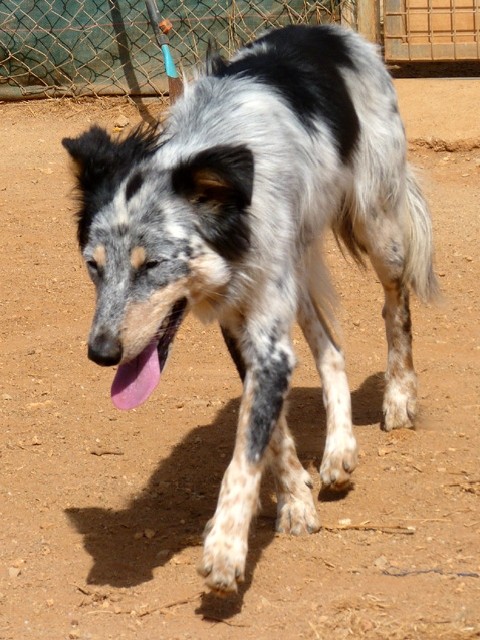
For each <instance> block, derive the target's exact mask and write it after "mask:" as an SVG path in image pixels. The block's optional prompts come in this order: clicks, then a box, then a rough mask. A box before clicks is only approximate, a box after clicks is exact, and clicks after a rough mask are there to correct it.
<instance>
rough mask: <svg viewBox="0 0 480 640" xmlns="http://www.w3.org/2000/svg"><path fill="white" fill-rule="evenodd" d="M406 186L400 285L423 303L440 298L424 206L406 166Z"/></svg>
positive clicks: (422, 198) (428, 216) (430, 223)
mask: <svg viewBox="0 0 480 640" xmlns="http://www.w3.org/2000/svg"><path fill="white" fill-rule="evenodd" d="M406 178H407V185H406V225H407V228H406V238H405V240H406V243H405V244H406V255H405V268H404V272H403V282H404V284H406V285H409V286H411V287H412V289H413V290H414V291H415V293H416V294H417V296H418V297H419V298H420V299H421V300H423V301H424V302H429V301H433V300H435V299H436V298H438V297H439V295H440V287H439V284H438V280H437V277H436V275H435V273H434V271H433V231H432V221H431V217H430V211H429V208H428V204H427V202H426V200H425V198H424V196H423V193H422V191H421V189H420V187H419V185H418V182H417V179H416V177H415V175H414V173H413V171H412V168H411V167H410V166H407V176H406Z"/></svg>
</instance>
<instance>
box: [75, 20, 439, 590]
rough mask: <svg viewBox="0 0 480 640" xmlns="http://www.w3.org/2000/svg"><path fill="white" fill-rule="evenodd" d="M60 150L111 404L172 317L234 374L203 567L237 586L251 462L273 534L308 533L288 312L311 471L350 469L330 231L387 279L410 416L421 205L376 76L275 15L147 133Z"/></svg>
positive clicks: (254, 487) (353, 456)
mask: <svg viewBox="0 0 480 640" xmlns="http://www.w3.org/2000/svg"><path fill="white" fill-rule="evenodd" d="M64 145H65V147H66V148H67V150H68V151H69V153H70V155H71V156H72V158H73V160H74V162H75V166H76V175H77V181H78V187H79V193H80V211H79V214H78V240H79V244H80V248H81V250H82V253H83V256H84V258H85V261H86V264H87V267H88V270H89V273H90V276H91V278H92V280H93V282H94V284H95V286H96V291H97V302H96V310H95V315H94V318H93V323H92V328H91V332H90V336H89V342H88V354H89V357H90V358H91V359H92V360H94V361H95V362H97V363H98V364H101V365H119V366H118V371H117V374H116V377H115V380H114V383H113V386H112V397H113V399H114V403H115V404H116V405H117V406H118V407H120V408H124V409H126V408H130V407H132V406H136V405H137V404H139V403H140V402H143V401H144V400H145V399H146V398H147V397H148V396H149V394H150V393H151V391H152V390H153V388H154V387H155V385H156V383H157V382H158V378H159V375H160V370H161V369H162V368H163V366H164V363H165V360H166V357H167V355H168V350H169V346H170V344H171V342H172V340H173V337H174V335H175V332H176V330H177V328H178V326H179V324H180V322H181V320H182V318H183V317H184V315H185V313H186V312H187V311H188V310H191V311H192V312H193V313H195V314H197V316H199V317H200V318H201V319H202V320H203V321H205V322H208V321H211V320H217V321H218V322H219V323H220V326H221V328H222V332H223V335H224V337H225V340H226V343H227V346H228V348H229V351H230V353H231V355H232V357H233V359H234V361H235V364H236V365H237V368H238V371H239V373H240V375H241V377H242V380H243V384H244V390H243V396H242V401H241V406H240V414H239V421H238V431H237V437H236V444H235V449H234V454H233V458H232V460H231V462H230V464H229V465H228V468H227V470H226V472H225V476H224V478H223V481H222V484H221V489H220V496H219V500H218V505H217V509H216V511H215V514H214V516H213V518H212V519H211V521H210V522H209V524H208V525H207V528H206V533H205V543H204V554H203V560H202V563H201V565H200V567H199V571H200V573H201V574H202V575H203V576H205V578H206V582H207V584H208V585H209V586H210V587H211V588H212V589H213V590H216V591H219V592H229V591H235V590H236V589H237V583H238V582H239V581H241V580H242V579H243V577H244V571H245V561H246V556H247V543H248V531H249V527H250V523H251V520H252V517H253V515H254V513H255V511H256V509H257V506H258V496H259V485H260V480H261V476H262V471H263V469H264V467H265V465H266V464H269V465H270V466H271V468H272V470H273V473H274V476H275V480H276V487H277V501H278V517H277V525H276V526H277V530H278V531H286V532H290V533H294V534H299V533H302V532H309V533H311V532H315V531H317V530H318V529H319V526H320V525H319V520H318V516H317V512H316V508H315V504H314V501H313V498H312V495H311V491H310V488H309V487H310V486H311V483H310V479H309V476H308V474H307V472H306V471H305V470H304V469H303V468H302V465H301V464H300V462H299V460H298V457H297V454H296V452H295V446H294V443H293V439H292V437H291V435H290V433H289V431H288V427H287V423H286V419H285V412H284V400H285V397H286V396H287V393H288V389H289V385H290V380H291V376H292V371H293V368H294V366H295V356H294V352H293V348H292V339H291V331H292V325H293V324H294V322H295V321H296V320H297V321H298V322H299V324H300V327H301V329H302V331H303V333H304V335H305V338H306V340H307V342H308V344H309V346H310V348H311V350H312V354H313V356H314V358H315V362H316V365H317V368H318V371H319V374H320V377H321V381H322V387H323V398H324V403H325V407H326V415H327V437H326V444H325V451H324V454H323V460H322V463H321V466H320V475H321V480H322V483H323V484H324V485H326V486H329V487H332V488H337V489H341V488H344V487H345V486H347V485H348V482H349V479H350V474H351V473H352V471H353V470H354V468H355V466H356V464H357V445H356V441H355V437H354V435H353V432H352V418H351V406H350V393H349V388H348V383H347V379H346V375H345V365H344V357H343V354H342V351H341V349H340V347H339V345H338V344H337V340H336V339H335V334H336V332H335V322H334V318H333V314H332V310H331V291H330V285H329V280H328V276H327V273H326V270H325V268H324V266H323V260H322V247H321V240H322V236H323V234H324V232H325V230H326V229H328V228H331V229H333V231H334V233H335V234H336V236H337V238H338V239H339V241H340V242H341V243H343V245H345V247H346V248H347V250H348V251H349V252H350V253H351V254H352V255H353V256H354V258H355V259H356V260H358V261H359V262H362V261H363V259H364V256H368V258H369V259H370V261H371V263H372V265H373V267H374V269H375V271H376V273H377V275H378V277H379V279H380V281H381V283H382V285H383V288H384V293H385V305H384V308H383V316H384V319H385V325H386V334H387V342H388V361H387V371H386V388H385V396H384V401H383V413H384V421H383V426H384V428H385V429H386V430H391V429H394V428H398V427H410V426H412V423H413V419H414V414H415V404H416V376H415V372H414V369H413V361H412V344H411V343H412V332H411V322H410V312H409V291H410V290H413V291H414V292H415V293H416V294H417V295H418V296H419V297H420V298H421V299H424V300H429V299H431V298H432V297H433V296H434V295H435V293H436V290H437V284H436V279H435V276H434V274H433V269H432V253H433V249H432V231H431V223H430V217H429V212H428V208H427V205H426V202H425V200H424V198H423V196H422V193H421V191H420V189H419V187H418V186H417V183H416V180H415V178H414V176H413V174H412V171H411V169H410V167H409V165H408V163H407V161H406V150H405V135H404V129H403V126H402V122H401V119H400V116H399V112H398V107H397V99H396V96H395V92H394V89H393V86H392V83H391V80H390V77H389V75H388V73H387V71H386V70H385V68H384V66H383V63H382V62H381V60H380V58H379V56H378V53H377V50H376V48H375V47H374V46H372V45H370V44H369V43H366V42H365V41H364V40H363V39H361V38H360V37H359V36H358V35H356V34H355V33H353V32H349V31H346V30H343V29H341V28H339V27H331V26H324V27H307V26H296V27H287V28H285V29H283V30H277V31H272V32H270V33H268V34H267V35H265V36H264V37H262V38H260V39H259V40H257V41H256V42H254V43H252V44H250V45H248V46H247V47H245V48H243V49H242V50H240V51H239V52H238V53H237V54H236V55H235V56H234V57H233V59H232V60H231V61H229V62H225V61H223V60H221V59H220V58H219V57H218V56H210V57H209V59H208V60H207V65H206V72H205V73H204V74H202V75H200V76H199V77H198V78H197V79H196V80H195V81H193V82H192V83H190V84H188V85H187V86H186V88H185V93H184V96H183V97H182V98H180V99H179V100H178V101H177V102H176V103H175V105H174V106H173V107H172V108H171V111H170V114H169V116H168V119H167V121H166V123H165V126H164V128H163V129H162V130H158V131H146V132H145V131H141V130H136V131H134V132H133V133H131V134H130V135H129V136H128V137H127V138H125V139H123V140H112V139H111V138H110V137H109V136H108V135H107V133H106V132H105V131H103V130H101V129H99V128H98V127H94V128H92V129H91V130H90V131H88V132H86V133H84V134H83V135H81V136H80V137H79V138H76V139H67V140H64Z"/></svg>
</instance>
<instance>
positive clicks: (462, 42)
mask: <svg viewBox="0 0 480 640" xmlns="http://www.w3.org/2000/svg"><path fill="white" fill-rule="evenodd" d="M479 34H480V0H385V6H384V37H385V58H386V60H387V61H390V62H401V61H455V60H465V61H466V60H480V35H479ZM479 75H480V67H479Z"/></svg>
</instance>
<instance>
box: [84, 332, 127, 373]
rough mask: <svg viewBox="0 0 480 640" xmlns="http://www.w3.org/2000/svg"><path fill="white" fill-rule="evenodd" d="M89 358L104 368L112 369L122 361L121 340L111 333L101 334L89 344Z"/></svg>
mask: <svg viewBox="0 0 480 640" xmlns="http://www.w3.org/2000/svg"><path fill="white" fill-rule="evenodd" d="M88 357H89V359H90V360H93V362H95V363H96V364H100V365H102V367H111V366H113V365H115V364H118V363H119V362H120V360H121V359H122V345H121V343H120V340H119V339H118V338H117V337H116V336H114V335H113V334H111V333H108V332H107V331H104V332H103V333H99V334H98V335H96V336H95V337H94V338H93V339H91V340H90V342H89V344H88Z"/></svg>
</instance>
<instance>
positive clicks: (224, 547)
mask: <svg viewBox="0 0 480 640" xmlns="http://www.w3.org/2000/svg"><path fill="white" fill-rule="evenodd" d="M205 532H206V534H207V535H206V537H205V543H204V550H203V558H202V560H201V562H200V564H199V565H198V566H197V571H198V573H199V574H200V575H201V576H203V577H204V578H205V584H206V585H207V586H208V587H209V588H210V589H212V591H214V592H215V593H217V594H218V595H227V594H229V593H236V592H237V591H238V583H240V582H243V581H244V580H245V561H246V557H247V543H246V542H243V541H242V540H241V539H239V538H237V537H235V535H234V534H233V533H232V532H230V534H229V535H227V534H226V533H225V534H222V532H219V531H218V530H217V529H216V527H215V524H214V523H213V522H212V521H210V522H209V523H208V524H207V527H206V530H205Z"/></svg>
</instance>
